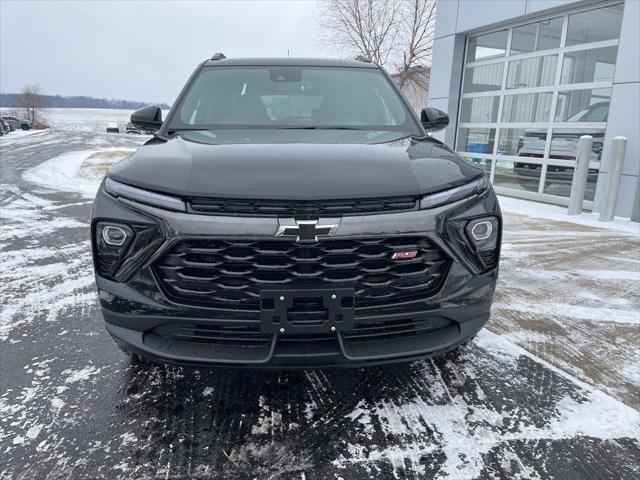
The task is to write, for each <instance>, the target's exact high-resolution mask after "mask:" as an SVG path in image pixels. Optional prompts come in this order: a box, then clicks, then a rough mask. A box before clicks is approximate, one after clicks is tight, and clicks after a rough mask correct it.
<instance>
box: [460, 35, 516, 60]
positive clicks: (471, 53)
mask: <svg viewBox="0 0 640 480" xmlns="http://www.w3.org/2000/svg"><path fill="white" fill-rule="evenodd" d="M507 37H508V30H500V31H499V32H493V33H487V34H486V35H479V36H477V37H470V38H469V42H468V43H467V62H475V61H476V60H487V59H489V58H499V57H504V55H505V52H506V51H507Z"/></svg>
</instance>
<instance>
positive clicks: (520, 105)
mask: <svg viewBox="0 0 640 480" xmlns="http://www.w3.org/2000/svg"><path fill="white" fill-rule="evenodd" d="M622 11H623V4H622V3H620V4H611V5H607V6H605V7H599V8H598V7H594V6H585V7H583V8H581V9H573V10H571V11H567V12H566V13H564V14H558V13H556V14H555V15H554V16H552V17H549V18H541V19H538V20H536V21H533V22H531V21H529V22H528V23H526V24H514V25H513V26H511V27H509V28H506V29H505V28H502V29H501V30H498V31H494V32H487V33H481V34H479V35H474V36H471V37H468V38H467V49H466V52H467V53H466V57H465V68H464V73H463V80H462V92H461V100H460V111H459V115H458V125H457V132H456V143H455V147H456V151H458V152H459V153H460V154H461V155H462V156H464V157H465V158H466V159H467V160H468V161H469V162H471V163H473V164H475V165H478V166H480V167H482V168H484V169H485V171H486V172H487V174H488V176H489V178H490V179H491V181H492V182H493V183H494V185H496V187H497V188H498V191H501V190H502V191H504V192H505V193H511V194H514V193H515V194H517V195H521V196H524V197H527V198H531V197H533V198H538V199H543V200H547V201H553V202H557V203H561V204H562V203H565V204H566V201H567V197H568V196H569V194H570V192H571V181H572V178H573V170H574V167H575V161H576V154H577V152H576V149H577V143H578V140H579V138H580V137H581V136H582V135H591V136H592V137H593V149H592V155H591V159H590V166H589V180H588V181H589V183H588V186H587V194H586V200H587V201H592V200H593V193H594V192H595V182H596V181H597V177H598V170H599V167H600V159H601V154H602V145H603V142H604V135H605V131H606V126H607V118H608V114H609V103H610V99H611V90H612V84H613V77H614V73H615V68H616V58H617V54H618V37H619V34H620V27H621V22H622ZM589 206H590V205H589V204H587V207H589Z"/></svg>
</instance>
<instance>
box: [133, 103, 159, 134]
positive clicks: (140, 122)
mask: <svg viewBox="0 0 640 480" xmlns="http://www.w3.org/2000/svg"><path fill="white" fill-rule="evenodd" d="M131 123H133V124H134V125H135V126H136V127H138V128H140V129H142V130H149V131H151V132H155V131H157V130H158V129H159V128H160V127H161V126H162V110H160V107H156V106H154V105H152V106H149V107H144V108H141V109H140V110H136V111H135V112H133V113H132V114H131Z"/></svg>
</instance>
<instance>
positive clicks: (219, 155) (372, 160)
mask: <svg viewBox="0 0 640 480" xmlns="http://www.w3.org/2000/svg"><path fill="white" fill-rule="evenodd" d="M481 174H482V170H480V169H479V168H476V167H474V166H472V165H471V164H469V163H468V162H466V161H465V160H463V159H462V158H461V157H459V156H458V155H456V154H455V153H453V152H452V151H451V150H449V149H448V148H446V147H445V146H443V145H441V144H440V143H438V142H437V141H435V140H432V139H426V140H415V139H403V140H397V141H393V142H389V143H383V144H374V145H370V144H369V145H367V144H315V143H287V144H281V143H277V144H228V145H208V144H202V143H196V142H191V141H186V140H184V139H182V138H180V137H175V138H172V139H170V140H168V141H166V142H161V141H151V142H149V143H148V144H146V145H144V146H142V147H141V148H140V149H138V151H137V152H135V153H134V154H133V155H131V156H130V157H128V158H126V159H125V160H123V161H121V162H119V163H118V164H116V165H114V166H113V167H112V168H111V170H110V171H109V173H108V176H109V177H110V178H113V179H114V180H117V181H119V182H122V183H126V184H129V185H133V186H137V187H141V188H145V189H148V190H153V191H156V192H162V193H169V194H173V195H178V196H181V197H212V198H254V199H265V200H268V199H278V200H324V199H346V198H379V197H391V196H401V195H420V194H426V193H431V192H435V191H439V190H443V189H446V188H450V187H454V186H457V185H460V184H462V183H466V182H467V181H469V180H471V179H473V178H475V177H478V176H479V175H481Z"/></svg>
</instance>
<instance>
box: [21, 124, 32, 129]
mask: <svg viewBox="0 0 640 480" xmlns="http://www.w3.org/2000/svg"><path fill="white" fill-rule="evenodd" d="M20 128H21V129H22V130H29V128H30V127H29V125H27V124H26V123H23V124H22V125H20Z"/></svg>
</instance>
